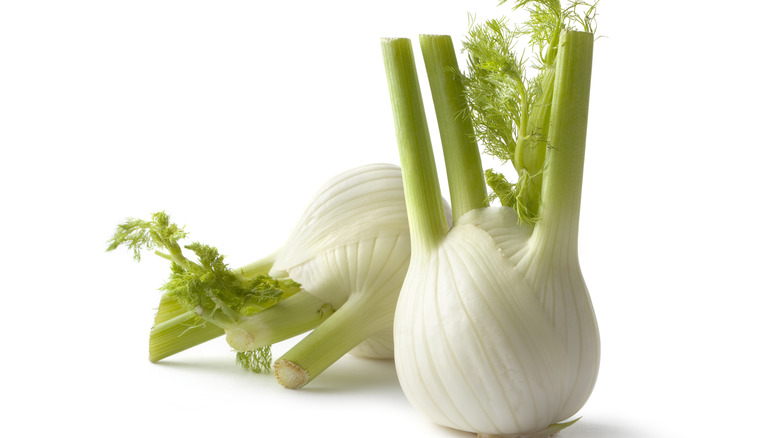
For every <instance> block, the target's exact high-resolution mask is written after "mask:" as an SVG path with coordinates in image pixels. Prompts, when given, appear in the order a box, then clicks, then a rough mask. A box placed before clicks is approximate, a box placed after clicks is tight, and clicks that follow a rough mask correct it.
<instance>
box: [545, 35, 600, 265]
mask: <svg viewBox="0 0 780 438" xmlns="http://www.w3.org/2000/svg"><path fill="white" fill-rule="evenodd" d="M592 64H593V34H592V33H588V32H578V31H564V32H563V33H562V34H561V40H560V45H559V49H558V58H557V61H556V71H555V92H554V93H555V94H554V96H553V101H552V109H551V114H550V137H549V138H550V144H551V147H550V149H549V150H548V151H547V159H546V161H545V171H544V180H543V183H542V205H541V214H540V220H539V223H538V224H537V225H536V227H535V230H534V235H535V237H536V238H537V239H541V240H542V241H546V242H554V241H555V240H557V239H564V238H565V239H568V246H567V247H566V248H559V246H560V245H555V244H552V245H550V247H551V248H553V250H555V251H561V252H562V253H568V254H574V255H576V254H577V234H578V227H579V214H580V200H581V198H582V174H583V164H584V161H585V139H586V133H587V126H588V104H589V97H590V77H591V69H592ZM542 246H545V245H542Z"/></svg>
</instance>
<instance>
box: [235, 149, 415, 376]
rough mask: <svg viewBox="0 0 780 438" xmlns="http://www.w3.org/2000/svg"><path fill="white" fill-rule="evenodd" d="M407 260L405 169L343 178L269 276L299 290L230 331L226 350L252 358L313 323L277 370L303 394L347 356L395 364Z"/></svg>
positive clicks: (306, 218)
mask: <svg viewBox="0 0 780 438" xmlns="http://www.w3.org/2000/svg"><path fill="white" fill-rule="evenodd" d="M410 254H411V244H410V238H409V219H408V217H407V215H406V203H405V200H404V191H403V181H402V178H401V170H400V168H399V167H398V166H395V165H390V164H372V165H366V166H361V167H359V168H356V169H353V170H350V171H347V172H345V173H343V174H340V175H338V176H337V177H335V178H333V179H331V180H329V181H328V182H327V183H325V184H324V185H323V186H322V188H321V189H320V190H319V191H318V192H317V194H316V195H315V196H314V197H313V200H312V201H311V203H310V204H309V206H308V207H307V208H306V209H305V211H304V213H303V215H302V216H301V219H300V220H299V222H298V223H297V224H296V226H295V227H293V230H292V232H291V233H290V237H289V239H288V240H287V242H286V243H285V244H284V245H283V246H282V248H281V249H280V250H279V251H278V252H277V253H276V255H275V257H274V261H273V265H272V267H271V268H270V271H269V275H270V276H272V277H275V278H289V279H292V280H293V281H295V282H296V283H298V284H300V286H301V288H302V291H301V292H299V293H298V294H296V295H294V296H292V297H290V298H288V299H287V300H285V301H283V302H281V303H279V304H277V305H275V306H274V307H272V308H270V309H268V310H266V311H264V312H260V313H258V314H256V315H253V316H252V317H249V318H244V319H243V320H242V321H240V322H239V324H237V325H236V326H234V327H232V328H231V329H229V330H228V331H227V334H228V342H229V343H230V344H231V346H233V347H234V348H235V349H237V350H239V351H247V350H253V349H256V348H258V347H260V346H262V345H267V344H270V343H274V342H277V341H278V340H280V339H284V338H287V337H289V335H290V332H289V331H287V330H286V329H287V328H289V327H292V326H295V327H296V328H298V327H300V328H304V327H309V325H307V324H311V323H316V324H317V327H316V328H315V329H314V330H313V331H312V332H311V333H310V334H309V335H307V336H306V337H305V338H304V339H303V340H302V341H300V342H299V343H298V344H297V345H295V346H294V347H293V348H291V349H290V350H289V351H288V352H286V353H285V354H284V355H283V356H282V357H280V358H279V359H278V360H277V361H276V362H275V364H274V371H275V374H276V377H277V380H278V381H279V383H280V384H282V385H283V386H285V387H289V388H300V387H302V386H304V385H306V384H307V383H308V382H310V381H311V380H312V379H314V378H315V377H316V376H318V375H319V374H320V373H321V372H322V371H324V370H325V369H326V368H327V367H328V366H330V365H331V364H332V363H334V362H335V361H336V360H337V359H339V358H340V357H342V356H343V355H344V354H346V353H348V352H350V351H351V352H352V354H354V355H357V356H363V357H369V358H379V359H389V358H392V357H393V339H392V336H393V334H392V331H393V329H392V326H393V316H394V313H395V306H396V302H397V299H398V293H399V291H400V289H401V285H402V284H403V281H404V278H405V276H406V272H407V268H408V266H409V259H410ZM326 318H327V319H326ZM296 320H298V321H301V324H293V323H292V321H296ZM280 327H281V328H280ZM309 328H310V327H309ZM299 332H302V331H299Z"/></svg>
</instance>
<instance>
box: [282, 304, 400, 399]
mask: <svg viewBox="0 0 780 438" xmlns="http://www.w3.org/2000/svg"><path fill="white" fill-rule="evenodd" d="M386 308H387V303H386V302H382V301H379V302H373V303H372V302H371V300H370V299H369V300H365V301H364V300H359V299H352V300H347V302H346V303H345V304H344V305H343V306H341V307H340V308H339V310H338V311H337V312H335V313H334V314H333V316H331V317H330V318H328V320H327V321H325V322H323V323H322V324H320V326H319V327H317V329H316V330H314V331H312V332H311V333H310V334H309V335H308V336H306V337H305V338H303V339H302V340H301V341H300V342H299V343H297V344H296V345H295V346H294V347H293V348H291V349H290V350H288V351H287V352H286V353H285V354H284V355H282V357H280V358H279V359H278V360H277V361H276V362H275V363H274V374H275V375H276V379H277V381H278V382H279V383H280V384H281V385H282V386H284V387H285V388H291V389H298V388H301V387H303V386H304V385H306V384H307V383H308V382H310V381H311V380H312V379H314V378H315V377H317V376H319V375H320V374H321V373H322V372H323V371H325V370H326V369H327V368H328V367H329V366H331V365H333V364H334V363H335V362H336V361H337V360H339V359H340V358H341V357H343V356H344V355H345V354H347V353H349V351H350V350H352V349H353V348H355V347H357V346H358V345H359V344H360V343H361V342H363V341H365V340H366V339H367V338H369V337H370V336H372V335H374V334H375V333H377V332H378V331H379V330H381V329H382V328H383V327H387V326H389V325H390V324H391V323H392V319H393V313H392V312H383V311H382V310H383V309H386Z"/></svg>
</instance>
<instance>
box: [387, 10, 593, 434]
mask: <svg viewBox="0 0 780 438" xmlns="http://www.w3.org/2000/svg"><path fill="white" fill-rule="evenodd" d="M553 12H556V11H553ZM557 12H558V15H557V16H556V15H555V14H551V16H552V17H558V18H560V17H564V18H567V17H566V16H565V15H562V14H561V13H560V12H561V11H557ZM558 18H556V19H558ZM495 23H497V22H495ZM497 24H500V23H497ZM554 24H555V26H553V27H554V28H557V29H558V30H559V34H560V37H559V36H558V35H559V34H558V33H556V34H555V36H554V37H553V41H552V42H551V43H550V46H548V50H547V51H546V53H547V54H548V55H550V57H551V58H546V59H544V61H545V62H546V66H548V68H547V69H546V71H545V72H544V74H543V76H542V78H541V79H540V80H539V81H538V82H535V84H539V86H540V88H541V89H540V90H538V91H536V93H537V94H536V96H537V97H536V99H537V100H535V101H530V100H525V101H523V99H524V98H525V97H524V96H526V95H524V94H522V93H519V95H518V99H520V100H521V102H520V103H519V104H518V105H516V106H515V107H514V108H512V109H510V111H508V113H510V114H511V116H512V117H510V124H508V125H507V126H509V129H504V130H503V131H502V132H504V133H512V132H517V133H520V134H521V136H520V138H519V139H518V140H512V141H507V142H506V143H505V145H506V146H507V148H508V149H510V150H509V152H510V153H508V154H507V155H508V156H509V157H510V158H509V159H510V160H512V162H513V164H514V165H515V169H516V170H518V176H519V182H518V183H517V184H516V185H512V184H510V183H508V182H507V181H506V180H503V181H502V183H506V184H496V180H495V179H493V180H492V181H491V179H490V175H491V173H490V172H488V181H487V182H488V184H489V185H490V187H491V189H493V191H494V194H495V195H494V196H495V198H498V199H500V200H501V201H502V203H505V205H507V206H505V207H488V204H487V196H485V195H484V181H485V180H484V179H482V178H481V176H480V177H477V178H475V177H474V175H481V163H479V161H476V162H475V161H474V160H473V159H472V160H463V159H462V156H463V154H464V153H467V152H468V153H473V151H474V150H475V149H476V143H475V141H474V138H484V137H480V135H477V136H476V137H475V135H474V133H473V132H474V131H476V132H477V134H480V133H481V134H482V135H483V136H487V137H491V138H494V139H500V141H503V140H504V139H502V138H501V135H498V134H496V133H495V132H491V131H490V130H491V129H494V128H495V125H496V124H498V123H499V122H500V121H499V120H498V117H497V115H496V114H494V113H493V114H487V115H485V113H484V112H489V111H495V110H496V108H498V107H499V105H497V104H496V103H497V102H498V103H500V104H503V103H502V102H499V100H501V99H504V98H505V97H506V96H499V97H500V98H501V99H496V98H495V97H496V96H495V95H493V96H486V95H487V94H488V93H490V92H493V90H490V89H488V88H487V87H491V86H494V85H495V84H496V83H498V81H497V80H496V78H495V76H491V77H490V78H489V80H486V81H485V83H486V84H487V86H485V84H476V83H475V82H476V81H477V80H480V78H479V77H469V78H464V79H462V80H461V79H460V78H453V76H454V75H452V73H451V72H452V71H457V64H456V63H455V55H454V49H453V47H452V43H451V40H450V39H449V37H436V36H422V37H421V44H422V48H423V56H424V58H425V64H426V68H427V69H428V74H429V78H431V80H430V83H431V88H432V92H433V95H434V104H435V106H436V114H437V118H438V121H439V126H440V130H442V128H445V129H448V130H450V131H452V132H458V133H459V134H457V135H454V136H453V138H447V137H446V136H445V135H442V142H443V146H444V157H445V160H446V161H448V163H447V176H448V179H449V180H453V179H455V180H457V181H456V182H455V183H454V184H453V183H452V182H450V192H451V196H452V198H453V201H452V202H453V205H461V206H463V207H461V208H459V209H458V210H457V211H456V212H455V224H454V226H453V227H452V228H451V229H448V228H447V227H446V226H444V225H443V224H444V221H443V219H442V214H443V210H442V209H441V208H440V207H439V206H438V205H437V202H436V199H438V197H439V186H438V183H437V180H438V178H437V177H436V167H435V163H434V161H433V154H432V151H431V144H430V138H429V137H428V132H427V124H426V121H425V114H424V110H423V108H422V100H421V96H420V90H419V85H418V82H417V77H416V72H415V67H414V59H413V55H412V48H411V43H410V41H409V40H405V39H387V40H384V41H383V53H384V57H385V65H386V70H387V75H388V85H389V88H390V95H391V103H392V106H393V113H394V116H395V120H396V132H397V136H398V144H399V151H400V155H401V162H402V171H403V176H404V184H405V188H406V198H407V209H408V212H409V218H410V228H411V238H412V259H411V262H410V265H409V271H408V274H407V277H406V280H405V282H404V284H403V287H402V289H401V294H400V296H399V300H398V308H397V311H396V315H395V326H394V327H395V329H394V340H395V354H396V367H397V372H398V377H399V381H400V383H401V386H402V388H403V391H404V394H405V395H406V396H407V398H408V399H409V401H410V403H411V404H412V405H413V406H414V407H415V408H417V409H418V410H419V411H421V412H423V413H424V414H426V415H427V416H428V417H429V418H431V419H432V420H433V421H434V422H436V423H438V424H441V425H444V426H447V427H451V428H455V429H459V430H464V431H471V432H475V433H477V434H479V435H480V436H485V437H487V436H502V437H521V436H528V437H531V436H548V435H549V434H552V433H554V432H556V431H557V430H560V429H562V428H563V427H566V426H567V425H569V424H571V423H572V422H569V423H560V422H562V421H565V420H567V419H569V418H570V417H571V416H572V415H574V414H575V413H576V412H577V411H578V410H579V409H580V408H581V407H582V405H583V404H584V403H585V401H586V400H587V398H588V397H589V395H590V393H591V391H592V389H593V386H594V384H595V380H596V374H597V370H598V362H599V349H600V346H599V335H598V328H597V325H596V319H595V314H594V311H593V307H592V305H591V302H590V296H589V293H588V290H587V287H586V286H585V282H584V280H583V276H582V273H581V271H580V267H579V261H578V254H577V233H578V221H579V208H580V194H581V186H582V163H583V158H584V146H585V131H586V126H587V108H588V94H589V84H590V64H591V57H592V45H593V35H592V33H589V32H575V31H570V30H568V29H569V28H568V27H567V26H565V25H563V23H562V22H555V23H554ZM556 26H557V27H556ZM499 27H500V26H496V28H495V29H488V30H487V31H485V33H483V34H479V32H482V31H483V30H484V29H476V30H475V31H474V34H476V35H477V36H478V37H479V38H480V40H479V41H477V42H478V43H479V44H480V45H481V47H480V49H490V50H493V52H494V53H497V54H499V55H501V56H505V53H506V51H503V50H494V49H492V48H490V47H485V46H487V45H489V44H493V42H494V41H497V40H501V38H493V39H489V38H483V37H486V36H495V33H494V31H495V32H498V31H503V29H501V30H498V31H496V29H499ZM499 36H500V35H499ZM559 38H560V39H559ZM504 41H508V40H504ZM488 51H489V50H488ZM472 53H473V52H472ZM471 61H472V62H473V63H475V64H479V65H477V67H478V68H492V66H493V65H502V63H501V62H498V63H494V64H489V65H488V63H489V61H490V60H485V58H483V57H482V55H480V56H473V57H472V58H471ZM505 61H506V60H505V59H504V61H502V62H505ZM485 65H487V67H485ZM504 65H506V64H505V63H504ZM515 71H516V72H520V71H522V69H517V70H515ZM510 73H511V72H510ZM491 74H503V75H508V74H507V73H506V70H501V69H499V70H498V72H496V71H492V72H491ZM513 74H514V73H512V75H513ZM437 77H438V78H439V79H436V78H437ZM511 79H512V80H513V81H515V80H516V79H515V78H514V77H512V78H511ZM464 84H465V85H466V86H467V87H471V88H470V90H469V91H474V90H477V92H478V93H482V95H481V96H476V98H475V96H474V95H470V96H469V103H470V104H471V105H472V106H471V110H472V111H474V112H476V115H475V116H474V125H475V126H474V127H472V126H471V124H470V121H469V120H464V119H468V118H467V117H462V115H463V114H464V113H466V110H464V109H463V108H464V107H465V104H464V103H463V102H462V101H461V100H459V97H458V96H460V95H462V94H463V91H462V90H463V86H464ZM506 90H507V87H502V89H501V90H499V92H501V93H504V92H505V91H506ZM523 91H527V89H523ZM481 102H488V105H485V106H484V107H480V106H479V104H480V103H481ZM475 104H476V105H475ZM515 108H522V110H523V115H522V117H520V118H519V119H518V118H517V117H515V116H516V115H517V114H516V113H513V111H514V109H515ZM480 111H484V112H480ZM452 114H460V115H461V117H452ZM480 116H484V117H482V118H480ZM488 122H489V123H490V124H491V126H486V123H488ZM516 122H519V123H520V125H522V126H515V125H512V124H513V123H516ZM470 130H471V132H469V131H470ZM526 130H527V132H533V136H530V137H529V136H528V135H523V132H525V131H526ZM547 142H549V144H550V146H549V148H543V147H542V148H537V147H535V146H538V145H539V144H546V143H547ZM531 143H536V144H535V145H532V144H531ZM539 149H541V150H539ZM545 149H546V150H545ZM539 160H541V161H542V164H541V165H539V168H540V169H542V173H541V174H540V175H539V174H538V172H536V171H534V172H531V171H529V166H531V165H536V164H537V163H538V162H539ZM450 162H452V164H451V163H450ZM493 175H494V174H493ZM524 177H525V179H524ZM475 179H476V180H478V181H479V183H478V184H474V183H464V181H469V180H470V181H474V180H475ZM459 183H460V184H459ZM469 186H470V187H469ZM506 188H508V189H507V190H506V191H503V192H502V190H503V189H506ZM507 192H509V195H510V196H505V195H507ZM505 201H506V202H505Z"/></svg>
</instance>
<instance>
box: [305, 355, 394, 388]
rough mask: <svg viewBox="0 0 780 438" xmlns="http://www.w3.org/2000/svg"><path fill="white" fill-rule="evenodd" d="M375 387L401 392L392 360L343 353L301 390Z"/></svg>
mask: <svg viewBox="0 0 780 438" xmlns="http://www.w3.org/2000/svg"><path fill="white" fill-rule="evenodd" d="M377 389H382V390H391V391H397V392H398V394H399V395H401V387H400V385H399V384H398V376H397V375H396V373H395V363H394V362H393V361H392V360H381V359H366V358H360V357H354V356H350V355H347V356H344V357H342V358H341V359H339V360H338V361H337V362H336V363H334V364H333V365H331V366H330V368H328V369H326V370H325V371H323V372H322V374H320V375H319V376H318V377H317V378H316V379H314V380H313V381H312V382H311V383H309V384H308V385H306V387H304V388H303V389H301V390H302V391H306V392H311V393H331V392H343V393H349V392H351V393H354V392H368V391H376V390H377Z"/></svg>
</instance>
